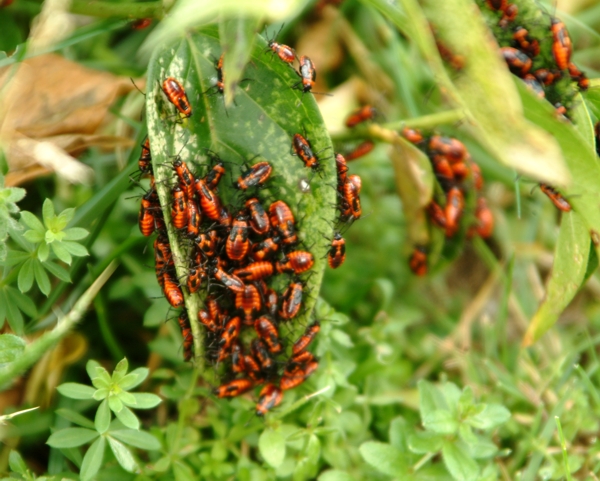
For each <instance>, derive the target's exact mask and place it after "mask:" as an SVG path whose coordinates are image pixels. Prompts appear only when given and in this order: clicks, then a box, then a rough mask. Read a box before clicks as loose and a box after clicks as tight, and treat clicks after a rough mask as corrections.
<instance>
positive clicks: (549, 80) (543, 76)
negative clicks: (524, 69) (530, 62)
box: [533, 68, 561, 86]
mask: <svg viewBox="0 0 600 481" xmlns="http://www.w3.org/2000/svg"><path fill="white" fill-rule="evenodd" d="M533 75H534V76H535V78H536V79H537V80H538V81H539V82H540V83H541V84H543V85H546V86H548V85H552V84H553V83H554V82H556V81H557V80H558V79H559V78H560V77H561V74H560V72H559V71H556V70H548V69H547V68H540V69H537V70H535V71H534V72H533Z"/></svg>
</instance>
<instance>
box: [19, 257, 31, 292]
mask: <svg viewBox="0 0 600 481" xmlns="http://www.w3.org/2000/svg"><path fill="white" fill-rule="evenodd" d="M33 277H34V274H33V259H28V260H27V261H25V263H24V264H23V265H22V266H21V269H20V270H19V277H18V278H17V286H18V287H19V290H20V291H21V292H27V291H28V290H29V289H31V286H32V285H33Z"/></svg>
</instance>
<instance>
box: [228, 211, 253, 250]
mask: <svg viewBox="0 0 600 481" xmlns="http://www.w3.org/2000/svg"><path fill="white" fill-rule="evenodd" d="M249 249H250V241H249V240H248V218H247V217H246V216H243V215H238V216H237V217H236V218H235V220H234V221H233V225H232V226H231V231H230V232H229V236H228V237H227V242H226V243H225V252H226V253H227V257H229V258H230V259H231V260H233V261H240V260H242V259H243V258H244V257H246V254H248V250H249Z"/></svg>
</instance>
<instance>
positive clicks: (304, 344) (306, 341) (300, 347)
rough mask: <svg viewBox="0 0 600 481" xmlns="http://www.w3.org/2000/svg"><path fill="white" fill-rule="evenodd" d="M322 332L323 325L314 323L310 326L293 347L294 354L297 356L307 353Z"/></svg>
mask: <svg viewBox="0 0 600 481" xmlns="http://www.w3.org/2000/svg"><path fill="white" fill-rule="evenodd" d="M320 330H321V325H320V324H319V323H318V322H314V323H312V324H311V325H310V326H308V327H307V328H306V331H304V334H302V336H300V338H299V339H298V340H297V341H296V342H295V343H294V345H293V346H292V354H293V355H297V354H299V353H301V352H303V351H306V349H307V348H308V346H309V345H310V343H311V342H312V341H313V339H314V338H315V336H316V335H317V334H318V333H319V331H320Z"/></svg>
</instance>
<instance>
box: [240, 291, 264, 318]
mask: <svg viewBox="0 0 600 481" xmlns="http://www.w3.org/2000/svg"><path fill="white" fill-rule="evenodd" d="M261 307H262V300H261V297H260V293H259V292H258V289H257V288H256V287H255V286H254V285H252V284H246V285H244V289H243V290H242V291H240V292H236V293H235V308H236V309H239V310H241V311H243V312H244V324H245V325H247V326H251V325H253V315H254V314H256V313H257V312H258V311H260V309H261Z"/></svg>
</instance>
